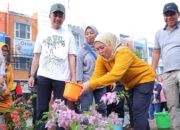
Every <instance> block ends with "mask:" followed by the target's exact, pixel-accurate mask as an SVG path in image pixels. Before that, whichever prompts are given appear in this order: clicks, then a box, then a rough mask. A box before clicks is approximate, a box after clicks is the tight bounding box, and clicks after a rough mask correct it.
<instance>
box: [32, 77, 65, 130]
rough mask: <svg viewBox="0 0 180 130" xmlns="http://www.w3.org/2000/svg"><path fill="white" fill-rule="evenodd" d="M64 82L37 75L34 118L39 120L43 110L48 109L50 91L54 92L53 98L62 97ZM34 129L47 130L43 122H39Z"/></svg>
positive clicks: (58, 129)
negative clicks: (35, 112)
mask: <svg viewBox="0 0 180 130" xmlns="http://www.w3.org/2000/svg"><path fill="white" fill-rule="evenodd" d="M64 87H65V82H64V81H57V80H52V79H49V78H46V77H42V76H38V81H37V114H36V119H37V121H38V120H41V118H42V115H43V113H44V112H48V111H49V102H50V99H51V94H52V91H53V93H54V99H62V100H65V99H64V97H63V92H64ZM36 130H47V129H46V128H45V124H43V123H42V124H40V125H38V126H37V127H36ZM56 130H64V128H58V127H57V128H56Z"/></svg>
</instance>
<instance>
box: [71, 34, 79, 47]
mask: <svg viewBox="0 0 180 130" xmlns="http://www.w3.org/2000/svg"><path fill="white" fill-rule="evenodd" d="M73 35H74V39H75V42H76V45H77V47H80V36H79V35H78V34H73Z"/></svg>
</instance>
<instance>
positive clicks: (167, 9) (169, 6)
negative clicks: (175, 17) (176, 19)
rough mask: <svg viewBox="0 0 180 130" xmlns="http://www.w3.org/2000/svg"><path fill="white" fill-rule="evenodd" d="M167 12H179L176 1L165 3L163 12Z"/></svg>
mask: <svg viewBox="0 0 180 130" xmlns="http://www.w3.org/2000/svg"><path fill="white" fill-rule="evenodd" d="M167 12H174V13H179V9H178V6H177V5H176V4H175V3H173V2H172V3H167V4H165V5H164V9H163V14H165V13H167Z"/></svg>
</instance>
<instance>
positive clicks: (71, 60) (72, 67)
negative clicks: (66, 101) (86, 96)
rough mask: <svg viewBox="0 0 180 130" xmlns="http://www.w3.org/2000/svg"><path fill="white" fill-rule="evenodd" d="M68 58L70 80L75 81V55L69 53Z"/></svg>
mask: <svg viewBox="0 0 180 130" xmlns="http://www.w3.org/2000/svg"><path fill="white" fill-rule="evenodd" d="M68 59H69V68H70V72H71V81H73V82H76V56H75V55H74V54H69V55H68Z"/></svg>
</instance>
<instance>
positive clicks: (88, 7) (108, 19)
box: [0, 0, 180, 43]
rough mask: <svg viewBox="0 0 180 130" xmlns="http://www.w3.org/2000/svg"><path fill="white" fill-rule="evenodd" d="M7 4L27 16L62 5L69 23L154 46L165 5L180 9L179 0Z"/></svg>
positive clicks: (16, 1)
mask: <svg viewBox="0 0 180 130" xmlns="http://www.w3.org/2000/svg"><path fill="white" fill-rule="evenodd" d="M1 1H2V0H1ZM68 1H69V3H68ZM7 2H9V9H10V10H11V11H16V12H19V13H24V14H28V15H32V14H33V13H34V12H36V11H41V10H47V12H48V11H49V8H50V5H51V4H52V3H55V2H61V3H63V4H65V6H66V8H67V9H68V11H67V14H66V23H70V24H72V25H77V26H85V25H95V26H96V27H97V28H98V29H99V31H100V32H104V31H110V32H112V33H115V34H120V33H122V34H126V35H130V36H132V37H136V38H139V39H147V41H148V42H152V43H153V42H154V35H155V33H156V31H157V30H159V29H161V28H162V27H164V26H165V23H164V19H163V15H162V11H163V6H164V4H166V3H167V2H175V3H176V4H177V5H179V8H180V0H171V1H170V0H29V1H25V0H3V3H7ZM1 6H2V5H1ZM1 6H0V8H2V7H1Z"/></svg>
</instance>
